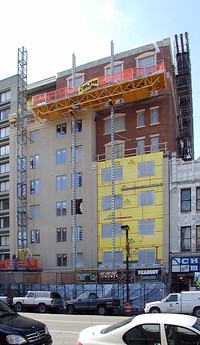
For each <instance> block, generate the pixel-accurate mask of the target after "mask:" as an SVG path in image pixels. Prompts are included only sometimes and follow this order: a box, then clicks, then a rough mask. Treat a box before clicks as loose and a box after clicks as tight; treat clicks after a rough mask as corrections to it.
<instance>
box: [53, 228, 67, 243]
mask: <svg viewBox="0 0 200 345" xmlns="http://www.w3.org/2000/svg"><path fill="white" fill-rule="evenodd" d="M56 241H57V242H66V241H67V228H58V229H56Z"/></svg>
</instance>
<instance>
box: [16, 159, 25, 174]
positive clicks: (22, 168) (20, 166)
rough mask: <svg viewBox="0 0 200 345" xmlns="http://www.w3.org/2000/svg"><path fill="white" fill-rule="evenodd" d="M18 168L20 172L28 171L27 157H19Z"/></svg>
mask: <svg viewBox="0 0 200 345" xmlns="http://www.w3.org/2000/svg"><path fill="white" fill-rule="evenodd" d="M17 170H18V171H20V172H24V171H26V157H22V158H18V160H17Z"/></svg>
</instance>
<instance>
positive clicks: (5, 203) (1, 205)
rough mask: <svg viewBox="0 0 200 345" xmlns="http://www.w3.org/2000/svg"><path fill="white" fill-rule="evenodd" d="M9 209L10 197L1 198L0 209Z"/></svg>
mask: <svg viewBox="0 0 200 345" xmlns="http://www.w3.org/2000/svg"><path fill="white" fill-rule="evenodd" d="M8 209H9V199H2V200H0V210H8Z"/></svg>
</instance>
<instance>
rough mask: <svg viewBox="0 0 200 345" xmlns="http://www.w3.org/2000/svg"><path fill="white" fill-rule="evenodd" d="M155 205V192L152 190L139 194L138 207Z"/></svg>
mask: <svg viewBox="0 0 200 345" xmlns="http://www.w3.org/2000/svg"><path fill="white" fill-rule="evenodd" d="M152 205H155V191H153V190H150V191H147V192H139V193H138V206H139V207H142V206H152Z"/></svg>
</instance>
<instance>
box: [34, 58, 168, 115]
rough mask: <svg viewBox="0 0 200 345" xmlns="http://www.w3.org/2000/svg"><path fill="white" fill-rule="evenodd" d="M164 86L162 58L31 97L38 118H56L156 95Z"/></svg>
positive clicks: (116, 105) (120, 104)
mask: <svg viewBox="0 0 200 345" xmlns="http://www.w3.org/2000/svg"><path fill="white" fill-rule="evenodd" d="M165 89H166V77H165V67H164V62H163V61H160V62H158V63H157V64H156V65H154V66H150V67H146V68H131V69H128V70H124V71H123V72H120V73H117V74H114V75H112V76H101V77H97V78H93V79H92V80H89V81H87V82H85V83H84V84H82V85H80V86H79V87H77V88H74V89H71V88H67V87H64V88H62V89H57V90H55V91H51V92H47V93H43V94H40V95H35V96H33V97H32V107H33V112H34V114H35V116H36V117H37V118H38V119H39V120H48V121H56V120H59V119H63V118H64V117H66V116H69V115H71V114H74V113H75V112H77V111H86V110H94V111H99V110H103V109H105V108H106V107H108V106H109V105H112V106H114V107H118V106H122V105H123V104H128V103H132V102H135V101H140V100H143V99H146V98H151V97H155V96H157V95H158V94H159V93H160V92H161V91H162V90H165Z"/></svg>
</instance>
